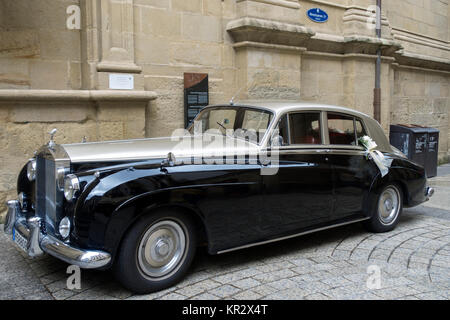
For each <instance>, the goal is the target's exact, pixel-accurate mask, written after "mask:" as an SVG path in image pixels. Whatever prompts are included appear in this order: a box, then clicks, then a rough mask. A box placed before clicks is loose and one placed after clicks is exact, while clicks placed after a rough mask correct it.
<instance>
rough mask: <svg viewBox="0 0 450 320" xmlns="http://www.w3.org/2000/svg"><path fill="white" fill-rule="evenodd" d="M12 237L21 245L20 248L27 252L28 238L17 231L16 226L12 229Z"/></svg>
mask: <svg viewBox="0 0 450 320" xmlns="http://www.w3.org/2000/svg"><path fill="white" fill-rule="evenodd" d="M12 238H13V241H14V242H15V243H16V244H17V245H18V246H19V248H21V249H22V250H23V251H25V252H27V246H28V240H27V239H25V238H24V237H23V236H22V235H21V234H20V233H19V232H17V231H16V228H13V230H12Z"/></svg>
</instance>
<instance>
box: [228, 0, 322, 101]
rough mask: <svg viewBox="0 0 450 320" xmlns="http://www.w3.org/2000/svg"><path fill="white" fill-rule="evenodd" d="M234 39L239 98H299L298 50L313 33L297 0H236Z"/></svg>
mask: <svg viewBox="0 0 450 320" xmlns="http://www.w3.org/2000/svg"><path fill="white" fill-rule="evenodd" d="M237 17H238V18H237V19H236V20H233V21H230V22H229V23H228V25H227V28H226V30H227V31H228V32H229V33H230V35H231V37H232V38H233V40H234V44H233V47H234V49H235V52H236V67H237V76H236V80H237V85H238V88H237V89H238V90H241V91H240V94H239V96H238V97H236V98H237V99H238V100H239V99H300V86H301V84H300V83H301V77H300V70H301V54H302V52H303V51H305V50H306V49H305V48H304V47H305V42H306V41H307V40H308V39H309V38H311V37H312V36H313V35H314V32H312V30H311V29H309V28H306V27H304V26H303V25H301V24H299V21H300V4H299V1H297V0H289V1H287V0H238V1H237Z"/></svg>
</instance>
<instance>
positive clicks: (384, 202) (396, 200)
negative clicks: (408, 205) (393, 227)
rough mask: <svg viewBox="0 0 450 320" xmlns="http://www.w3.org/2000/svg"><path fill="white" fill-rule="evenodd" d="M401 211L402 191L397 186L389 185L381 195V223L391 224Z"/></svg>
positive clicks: (379, 209)
mask: <svg viewBox="0 0 450 320" xmlns="http://www.w3.org/2000/svg"><path fill="white" fill-rule="evenodd" d="M399 211H400V193H399V191H398V190H397V188H395V187H389V188H387V189H386V190H384V192H383V193H382V194H381V196H380V200H379V202H378V213H379V216H380V220H381V223H383V224H385V225H389V224H391V223H392V222H393V221H395V219H396V218H397V216H398V213H399Z"/></svg>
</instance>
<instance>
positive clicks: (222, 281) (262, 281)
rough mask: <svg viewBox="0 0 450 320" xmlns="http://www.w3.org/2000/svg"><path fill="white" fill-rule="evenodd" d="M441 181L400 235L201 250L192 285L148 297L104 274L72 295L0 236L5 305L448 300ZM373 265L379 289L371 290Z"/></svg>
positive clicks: (350, 231)
mask: <svg viewBox="0 0 450 320" xmlns="http://www.w3.org/2000/svg"><path fill="white" fill-rule="evenodd" d="M449 169H450V167H449ZM435 180H436V181H437V182H436V183H435V185H436V190H437V191H436V198H435V199H436V200H433V201H430V202H429V203H427V204H425V205H424V206H419V207H417V208H414V209H407V210H404V213H403V215H402V217H401V221H400V224H399V226H398V227H397V228H396V229H395V230H394V231H393V232H390V233H386V234H372V233H368V232H366V231H365V230H364V229H363V227H362V226H361V225H360V224H355V225H348V226H345V227H340V228H337V229H333V230H327V231H323V232H319V233H316V234H311V235H308V236H303V237H299V238H295V239H291V240H286V241H283V242H278V243H273V244H269V245H264V246H260V247H255V248H250V249H246V250H243V251H236V252H233V253H228V254H223V255H218V256H209V255H207V254H206V252H205V250H200V252H199V253H198V254H197V257H196V259H195V262H194V265H193V268H192V269H191V272H190V273H189V275H188V276H187V277H186V278H185V280H183V281H182V282H181V283H179V284H178V285H176V286H175V287H172V288H170V289H167V290H164V291H160V292H157V293H153V294H149V295H141V296H138V295H133V294H132V293H131V292H128V291H127V290H125V289H124V288H122V287H121V286H120V285H119V284H118V283H117V282H116V281H115V280H114V279H113V278H112V276H111V274H110V273H109V272H100V271H86V270H83V271H82V289H81V290H68V289H67V287H66V279H67V277H68V275H67V274H66V269H67V264H65V263H62V262H60V261H58V260H56V259H54V258H52V257H49V256H46V257H42V258H39V259H36V260H31V259H29V258H27V257H26V256H25V255H24V254H23V253H22V252H20V251H19V249H16V248H15V246H14V245H13V244H12V243H11V241H9V240H7V239H6V236H5V235H4V234H3V233H1V235H0V299H442V300H444V299H449V298H450V208H449V207H446V208H447V209H446V210H444V209H445V208H444V209H443V207H444V206H445V201H448V198H449V195H450V191H449V190H450V175H449V176H448V177H447V179H443V178H442V177H439V179H435ZM433 181H434V180H433ZM442 181H443V182H442ZM442 203H444V206H443V205H442ZM374 265H375V266H378V267H379V268H380V270H381V287H380V288H379V289H369V288H368V287H367V280H368V277H369V276H370V274H369V273H368V267H369V266H374Z"/></svg>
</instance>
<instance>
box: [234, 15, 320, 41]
mask: <svg viewBox="0 0 450 320" xmlns="http://www.w3.org/2000/svg"><path fill="white" fill-rule="evenodd" d="M226 30H227V31H228V32H229V33H230V34H231V36H232V37H233V39H234V41H235V42H245V41H247V42H260V43H266V44H278V45H287V46H304V43H305V42H306V41H307V40H308V39H310V38H311V37H312V36H313V35H314V32H313V31H312V30H311V29H310V28H307V27H304V26H302V25H298V24H291V23H285V22H280V21H274V20H265V19H257V18H250V17H246V18H240V19H236V20H233V21H230V22H229V23H228V25H227V27H226Z"/></svg>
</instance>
